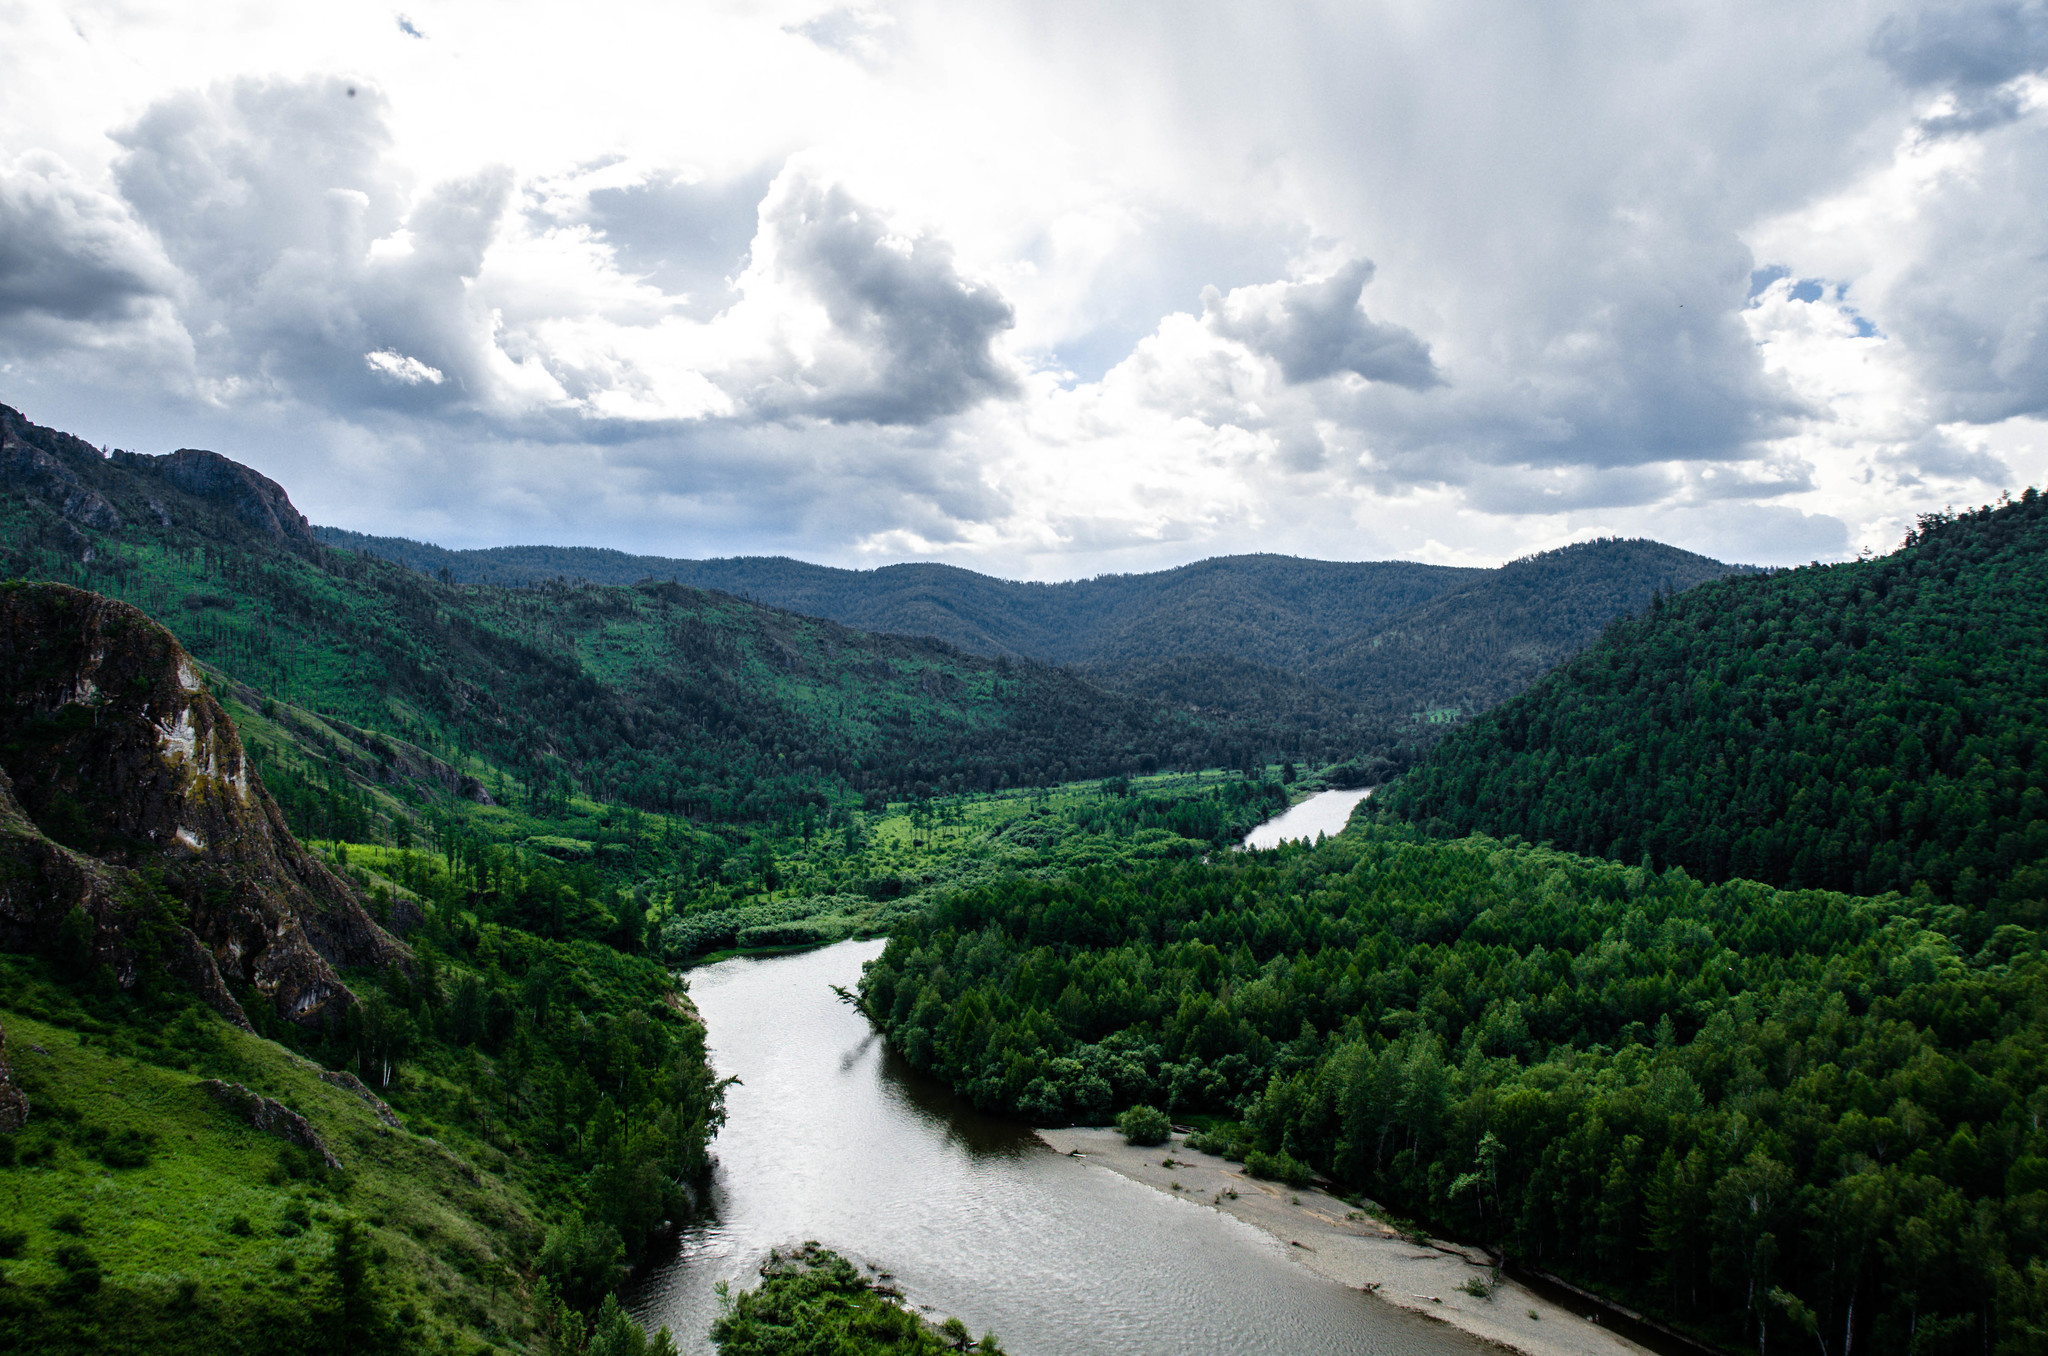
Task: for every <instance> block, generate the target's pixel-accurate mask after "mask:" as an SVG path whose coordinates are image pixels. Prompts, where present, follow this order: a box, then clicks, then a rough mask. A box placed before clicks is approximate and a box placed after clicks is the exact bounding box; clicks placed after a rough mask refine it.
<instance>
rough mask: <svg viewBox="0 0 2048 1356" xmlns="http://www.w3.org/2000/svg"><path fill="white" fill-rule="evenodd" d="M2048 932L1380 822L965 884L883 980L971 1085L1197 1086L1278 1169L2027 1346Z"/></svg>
mask: <svg viewBox="0 0 2048 1356" xmlns="http://www.w3.org/2000/svg"><path fill="white" fill-rule="evenodd" d="M2043 940H2044V936H2043V933H2042V932H2041V931H2040V930H2039V929H2038V927H2021V926H2017V925H2014V924H2011V923H2000V922H1996V921H1995V920H1994V919H1993V918H1992V917H1991V916H1990V915H1988V914H1987V913H1985V912H1982V911H1975V910H1969V909H1965V908H1962V907H1961V906H1957V905H1949V904H1941V903H1937V902H1936V901H1934V900H1932V899H1930V898H1926V897H1922V898H1921V899H1919V900H1917V901H1916V900H1908V899H1905V898H1902V897H1900V896H1898V895H1888V896H1883V897H1880V898H1875V899H1858V898H1853V897H1850V896H1846V895H1840V894H1833V893H1824V892H1818V891H1797V892H1794V891H1780V890H1776V889H1773V888H1770V887H1768V886H1763V885H1758V884H1754V883H1751V882H1741V881H1738V882H1731V883H1728V884H1724V885H1712V886H1710V885H1706V884H1703V883H1701V882H1699V881H1697V880H1694V879H1693V878H1692V877H1690V876H1689V875H1688V874H1687V873H1686V872H1685V871H1684V870H1683V869H1678V868H1674V869H1672V870H1669V871H1664V872H1656V871H1651V870H1648V869H1646V868H1643V867H1640V866H1622V865H1619V864H1615V863H1608V862H1603V861H1599V860H1595V859H1589V858H1584V857H1575V856H1571V855H1568V854H1565V853H1562V852H1557V851H1553V850H1549V849H1542V848H1531V847H1526V846H1524V847H1510V846H1507V845H1505V844H1502V843H1499V842H1496V841H1492V840H1489V839H1485V838H1470V839H1465V840H1462V841H1459V842H1454V843H1443V842H1434V841H1429V840H1427V839H1424V838H1422V837H1421V836H1420V835H1418V834H1417V833H1416V832H1415V831H1414V830H1412V829H1409V828H1405V827H1400V828H1388V827H1380V828H1365V829H1360V828H1354V829H1353V830H1352V831H1351V832H1349V833H1346V834H1344V835H1341V836H1340V837H1338V838H1335V839H1331V840H1329V841H1327V842H1325V843H1323V844H1321V845H1319V846H1317V847H1315V848H1308V847H1302V846H1294V847H1288V848H1284V849H1281V850H1279V851H1276V852H1266V853H1252V854H1247V855H1245V856H1242V857H1235V858H1231V859H1228V860H1224V859H1212V860H1211V861H1210V862H1209V863H1207V864H1202V863H1184V864H1158V865H1153V866H1147V867H1143V868H1139V869H1134V870H1128V871H1125V872H1120V873H1115V872H1108V871H1098V872H1094V873H1082V874H1079V875H1076V876H1073V877H1071V878H1069V879H1067V880H1063V881H1038V880H1026V879H1021V878H1019V879H1013V880H1010V881H1005V882H1000V883H997V884H994V885H992V886H989V887H987V888H984V889H980V890H975V891H971V892H966V893H963V894H961V895H959V896H957V897H955V898H954V899H952V900H950V901H948V902H946V903H944V904H942V905H941V906H939V907H938V908H936V909H933V910H931V911H930V912H929V913H928V914H927V915H926V916H924V917H923V918H920V919H913V920H906V921H905V922H904V923H903V924H902V925H900V927H899V930H898V932H897V934H896V936H895V937H894V938H893V939H892V940H891V942H890V943H889V947H888V949H887V951H886V952H885V953H884V954H883V955H882V957H881V958H880V959H879V960H877V961H876V962H874V963H873V964H872V965H871V966H870V967H869V969H868V971H867V973H866V975H865V977H864V978H863V981H862V992H863V995H864V997H865V1000H866V1002H867V1004H868V1007H869V1010H870V1011H872V1012H873V1013H874V1014H875V1016H876V1020H877V1021H878V1022H879V1023H880V1024H881V1025H882V1027H883V1029H884V1031H885V1032H886V1033H887V1034H888V1036H889V1039H890V1041H891V1042H892V1043H893V1044H894V1045H895V1046H896V1048H898V1049H899V1050H901V1051H902V1052H903V1053H904V1054H905V1056H906V1057H908V1058H909V1059H910V1061H911V1062H912V1063H913V1064H915V1065H916V1066H917V1067H919V1068H922V1069H926V1070H929V1071H931V1072H932V1073H934V1074H936V1075H938V1076H939V1077H941V1078H944V1079H946V1080H947V1081H948V1082H950V1083H952V1084H953V1085H954V1086H955V1087H956V1088H958V1089H959V1090H960V1091H961V1092H962V1093H963V1094H965V1095H966V1096H968V1097H969V1098H971V1099H972V1100H973V1101H974V1102H975V1103H976V1104H977V1105H979V1106H983V1107H988V1108H992V1109H997V1110H1001V1111H1004V1112H1008V1113H1010V1114H1013V1115H1018V1116H1022V1117H1025V1118H1028V1119H1030V1120H1032V1121H1034V1122H1037V1123H1040V1124H1060V1123H1065V1122H1069V1121H1081V1122H1084V1123H1090V1124H1099V1123H1102V1122H1103V1121H1105V1120H1107V1119H1108V1118H1109V1117H1110V1116H1111V1115H1112V1114H1113V1113H1115V1112H1117V1111H1118V1110H1120V1109H1122V1108H1126V1107H1131V1106H1138V1105H1149V1106H1154V1107H1158V1108H1161V1109H1164V1110H1166V1111H1169V1112H1170V1113H1171V1114H1172V1115H1173V1116H1174V1117H1175V1118H1177V1119H1185V1118H1190V1117H1194V1118H1201V1119H1203V1120H1204V1123H1205V1124H1207V1125H1208V1126H1209V1129H1208V1131H1207V1133H1206V1134H1205V1135H1204V1136H1202V1137H1199V1142H1198V1143H1196V1147H1208V1148H1212V1149H1215V1150H1217V1151H1220V1152H1225V1153H1228V1154H1230V1155H1231V1156H1233V1157H1237V1158H1241V1159H1243V1160H1244V1161H1245V1162H1246V1164H1247V1165H1248V1167H1249V1168H1250V1170H1251V1171H1252V1172H1254V1173H1255V1174H1258V1175H1262V1176H1268V1177H1273V1178H1278V1179H1282V1180H1290V1181H1297V1182H1298V1181H1305V1180H1307V1179H1308V1178H1309V1177H1311V1176H1315V1175H1323V1176H1327V1177H1328V1178H1330V1179H1331V1180H1332V1181H1333V1182H1335V1183H1336V1184H1337V1185H1338V1186H1339V1187H1340V1189H1342V1190H1345V1191H1347V1192H1352V1193H1359V1194H1360V1195H1362V1196H1370V1197H1371V1198H1373V1199H1374V1200H1376V1201H1378V1202H1381V1203H1382V1204H1383V1207H1391V1208H1392V1209H1393V1210H1394V1211H1396V1212H1398V1213H1399V1214H1402V1215H1407V1216H1409V1217H1411V1218H1415V1219H1418V1220H1420V1221H1423V1222H1424V1226H1425V1227H1427V1228H1430V1229H1435V1230H1439V1231H1442V1232H1445V1233H1447V1234H1448V1235H1449V1236H1452V1237H1463V1238H1466V1239H1470V1240H1475V1241H1483V1242H1485V1243H1487V1244H1489V1245H1496V1246H1499V1247H1501V1248H1503V1249H1505V1250H1506V1252H1507V1254H1508V1255H1509V1256H1510V1257H1513V1258H1518V1259H1521V1260H1524V1261H1528V1262H1533V1263H1534V1264H1536V1265H1537V1266H1540V1267H1544V1268H1546V1269H1549V1270H1551V1271H1555V1272H1561V1273H1563V1274H1565V1275H1567V1276H1569V1277H1571V1278H1573V1279H1575V1280H1577V1281H1579V1282H1580V1283H1581V1284H1585V1285H1588V1286H1591V1287H1594V1288H1596V1289H1598V1290H1600V1291H1602V1292H1603V1293H1605V1294H1608V1295H1610V1296H1612V1297H1614V1298H1616V1299H1618V1300H1620V1301H1622V1302H1623V1303H1626V1304H1630V1305H1633V1306H1636V1307H1638V1308H1640V1309H1643V1310H1647V1311H1649V1312H1651V1313H1653V1314H1656V1315H1658V1316H1660V1317H1662V1318H1664V1319H1666V1320H1668V1321H1670V1322H1673V1323H1676V1324H1678V1325H1680V1326H1681V1327H1683V1328H1686V1329H1689V1330H1690V1331H1692V1332H1695V1333H1697V1334H1699V1335H1701V1336H1703V1337H1706V1338H1708V1339H1710V1340H1714V1341H1720V1342H1729V1343H1741V1344H1744V1345H1754V1346H1755V1347H1756V1349H1758V1350H1779V1349H1801V1348H1803V1346H1804V1344H1806V1343H1808V1342H1812V1341H1818V1342H1820V1343H1822V1344H1823V1345H1824V1347H1825V1349H1826V1350H1828V1351H1830V1352H1841V1351H1858V1352H1875V1353H1887V1354H1889V1353H1899V1354H1900V1356H1904V1353H1908V1352H1911V1353H1937V1352H1938V1353H1955V1356H1962V1354H1963V1353H1978V1352H1986V1351H1991V1352H1997V1353H2003V1354H2007V1356H2018V1354H2019V1353H2022V1352H2031V1351H2038V1350H2040V1349H2041V1344H2042V1342H2043V1341H2044V1340H2048V1266H2044V1265H2043V1262H2042V1260H2041V1259H2042V1257H2043V1255H2044V1250H2048V1131H2044V1130H2043V1128H2042V1126H2041V1120H2040V1116H2041V1111H2042V1108H2043V1106H2044V1105H2048V1086H2044V1083H2043V1070H2042V1065H2041V1060H2040V1054H2041V1051H2042V1049H2043V1048H2044V1040H2048V963H2044V960H2043V952H2042V943H2043ZM1191 1142H1194V1141H1191Z"/></svg>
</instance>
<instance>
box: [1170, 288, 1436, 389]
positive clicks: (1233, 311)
mask: <svg viewBox="0 0 2048 1356" xmlns="http://www.w3.org/2000/svg"><path fill="white" fill-rule="evenodd" d="M1372 275H1373V266H1372V261H1371V260H1369V259H1358V260H1354V261H1353V262H1351V263H1348V264H1345V265H1344V266H1343V267H1341V268H1339V269H1337V270H1336V271H1335V272H1333V273H1331V274H1330V275H1329V276H1328V277H1327V278H1317V279H1312V280H1310V281H1307V282H1297V283H1267V284H1264V285H1262V286H1257V287H1239V288H1234V289H1233V290H1232V291H1231V292H1230V294H1229V295H1228V296H1225V295H1223V294H1222V293H1220V292H1218V291H1217V290H1216V289H1215V288H1213V287H1211V288H1208V289H1206V290H1205V291H1204V292H1203V293H1202V311H1203V318H1204V320H1206V321H1207V323H1208V325H1209V328H1210V329H1212V330H1214V331H1215V332H1216V333H1218V334H1220V335H1222V336H1223V337H1224V338H1226V339H1235V340H1237V341H1238V342H1239V343H1241V344H1243V345H1244V346H1245V347H1247V348H1249V349H1251V350H1253V351H1254V352H1256V353H1262V354H1264V355H1265V356H1267V357H1269V358H1272V359H1273V360H1274V361H1276V362H1278V363H1279V364H1280V371H1281V372H1282V373H1283V374H1284V375H1285V376H1286V378H1287V380H1288V381H1289V382H1292V383H1294V384H1296V385H1299V384H1301V383H1303V382H1310V381H1320V380H1321V379H1322V378H1324V377H1333V376H1336V375H1337V374H1338V373H1340V372H1349V373H1352V374H1353V375H1355V376H1360V377H1364V378H1365V379H1366V380H1367V381H1383V382H1387V383H1390V384H1392V385H1395V386H1406V387H1408V388H1409V389H1411V390H1422V389H1424V388H1426V387H1430V386H1435V385H1438V384H1440V383H1441V381H1442V378H1441V377H1440V376H1438V375H1437V370H1436V364H1435V363H1433V362H1431V361H1430V357H1429V345H1427V344H1425V343H1423V342H1422V340H1420V339H1418V338H1416V336H1415V335H1414V334H1413V333H1412V332H1410V331H1408V330H1405V329H1402V328H1401V327H1400V326H1399V325H1383V324H1380V323H1379V322H1377V321H1375V320H1373V319H1371V318H1370V317H1368V316H1367V315H1366V313H1365V311H1364V310H1363V309H1361V308H1360V306H1359V304H1358V299H1359V296H1360V294H1361V293H1363V292H1364V291H1365V285H1366V284H1367V283H1368V282H1371V281H1372Z"/></svg>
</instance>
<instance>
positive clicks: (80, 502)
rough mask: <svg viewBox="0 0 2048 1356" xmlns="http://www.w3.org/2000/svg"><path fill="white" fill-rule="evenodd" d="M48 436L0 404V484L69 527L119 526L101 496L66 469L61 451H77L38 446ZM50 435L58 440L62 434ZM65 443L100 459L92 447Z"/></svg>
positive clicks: (115, 514) (106, 528)
mask: <svg viewBox="0 0 2048 1356" xmlns="http://www.w3.org/2000/svg"><path fill="white" fill-rule="evenodd" d="M50 432H51V431H50V430H48V429H39V428H37V427H36V426H35V425H34V424H31V423H29V422H28V421H27V420H26V419H23V418H22V417H21V415H20V414H19V413H17V412H16V411H14V410H11V409H9V408H7V407H6V406H5V405H0V485H5V486H8V487H9V488H12V489H17V490H21V491H23V492H25V493H28V494H32V495H35V496H36V497H37V498H39V499H41V500H42V501H43V502H45V503H47V504H48V505H50V507H52V508H54V509H56V510H57V512H59V513H61V514H63V515H64V516H65V517H66V518H68V519H70V520H71V521H72V522H74V523H82V524H84V525H85V526H86V527H94V528H98V529H100V530H101V531H103V532H106V531H112V530H113V529H114V528H117V527H119V526H120V525H121V515H120V513H119V512H117V511H116V510H115V508H114V506H113V505H112V504H110V503H108V502H107V499H106V496H104V495H102V494H101V493H100V492H99V491H98V490H95V489H93V488H92V487H91V486H90V485H87V484H86V483H85V481H84V480H83V479H82V478H80V476H79V474H78V472H77V471H76V470H74V469H72V467H71V466H70V465H68V464H67V462H68V460H69V459H68V458H66V457H65V456H64V455H63V454H64V453H65V452H66V451H71V452H73V453H74V454H77V449H71V448H68V447H65V446H62V445H60V446H58V448H57V449H56V450H55V451H52V450H51V449H50V448H48V447H46V446H44V445H43V444H45V443H48V442H49V441H50V438H49V437H47V436H43V437H39V436H38V435H39V434H40V435H48V434H50ZM55 436H56V437H58V438H63V437H65V436H66V435H62V434H58V435H55ZM69 441H70V442H74V443H77V444H78V447H79V448H81V449H83V450H84V451H83V455H88V456H90V457H91V458H92V459H93V460H94V461H98V460H99V452H98V451H97V450H96V449H94V448H93V447H92V445H91V444H89V443H85V442H82V441H80V440H79V439H76V438H72V439H69Z"/></svg>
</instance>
